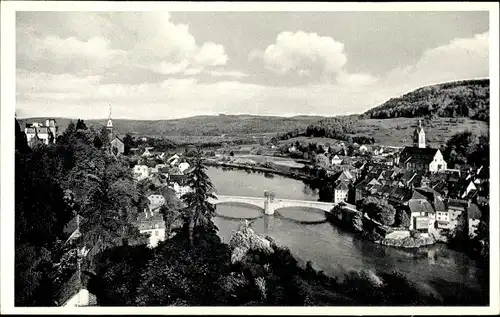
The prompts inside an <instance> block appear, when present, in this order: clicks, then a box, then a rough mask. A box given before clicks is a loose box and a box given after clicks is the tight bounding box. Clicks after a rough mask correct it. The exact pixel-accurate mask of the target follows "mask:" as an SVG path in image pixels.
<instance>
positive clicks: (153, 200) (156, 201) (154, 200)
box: [148, 195, 165, 206]
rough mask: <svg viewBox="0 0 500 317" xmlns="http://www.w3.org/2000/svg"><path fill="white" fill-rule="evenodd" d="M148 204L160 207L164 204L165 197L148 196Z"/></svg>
mask: <svg viewBox="0 0 500 317" xmlns="http://www.w3.org/2000/svg"><path fill="white" fill-rule="evenodd" d="M148 200H149V204H150V205H154V206H161V205H163V204H164V203H165V197H163V195H149V196H148Z"/></svg>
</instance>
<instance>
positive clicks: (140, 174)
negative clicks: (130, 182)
mask: <svg viewBox="0 0 500 317" xmlns="http://www.w3.org/2000/svg"><path fill="white" fill-rule="evenodd" d="M134 177H135V179H136V180H138V181H140V180H143V179H146V178H148V177H149V168H148V167H147V166H146V165H136V166H134Z"/></svg>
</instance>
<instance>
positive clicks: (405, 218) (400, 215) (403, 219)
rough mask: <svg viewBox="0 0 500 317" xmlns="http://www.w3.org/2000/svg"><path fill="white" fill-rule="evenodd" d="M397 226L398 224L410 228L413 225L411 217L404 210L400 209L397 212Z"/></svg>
mask: <svg viewBox="0 0 500 317" xmlns="http://www.w3.org/2000/svg"><path fill="white" fill-rule="evenodd" d="M395 224H397V225H398V226H399V227H405V228H407V227H410V224H411V219H410V215H409V214H408V212H407V211H406V210H404V209H403V208H400V209H398V210H397V211H396V219H395Z"/></svg>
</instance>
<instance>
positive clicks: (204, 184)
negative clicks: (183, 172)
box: [181, 152, 217, 247]
mask: <svg viewBox="0 0 500 317" xmlns="http://www.w3.org/2000/svg"><path fill="white" fill-rule="evenodd" d="M192 163H193V164H192V165H193V166H194V168H193V170H192V171H191V173H189V174H188V176H187V181H186V184H187V186H189V187H190V188H191V191H190V192H188V193H186V194H184V195H183V196H182V197H181V198H182V200H183V201H184V203H185V204H186V207H185V208H184V224H185V225H184V228H185V229H186V230H187V231H188V237H189V240H188V241H189V246H190V247H192V246H193V233H194V229H195V228H196V226H198V225H201V226H204V227H207V228H209V229H214V230H217V228H216V226H215V225H214V224H213V222H212V218H213V217H214V216H215V206H214V205H213V204H211V203H210V202H208V199H209V198H215V196H214V195H213V189H214V188H213V184H212V181H211V180H210V178H209V177H208V175H207V174H206V172H205V166H203V164H202V158H201V153H200V152H198V153H197V154H196V156H195V158H194V162H192Z"/></svg>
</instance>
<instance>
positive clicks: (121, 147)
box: [109, 136, 125, 155]
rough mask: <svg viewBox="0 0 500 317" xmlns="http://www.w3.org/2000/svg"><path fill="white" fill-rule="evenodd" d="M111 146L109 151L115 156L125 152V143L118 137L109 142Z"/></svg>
mask: <svg viewBox="0 0 500 317" xmlns="http://www.w3.org/2000/svg"><path fill="white" fill-rule="evenodd" d="M109 143H110V145H111V149H112V150H113V151H116V152H113V153H116V155H122V154H123V153H124V152H125V143H123V141H122V139H120V138H119V137H118V136H115V137H114V138H113V139H112V140H111V142H109Z"/></svg>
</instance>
